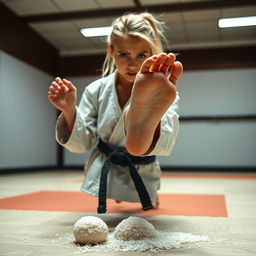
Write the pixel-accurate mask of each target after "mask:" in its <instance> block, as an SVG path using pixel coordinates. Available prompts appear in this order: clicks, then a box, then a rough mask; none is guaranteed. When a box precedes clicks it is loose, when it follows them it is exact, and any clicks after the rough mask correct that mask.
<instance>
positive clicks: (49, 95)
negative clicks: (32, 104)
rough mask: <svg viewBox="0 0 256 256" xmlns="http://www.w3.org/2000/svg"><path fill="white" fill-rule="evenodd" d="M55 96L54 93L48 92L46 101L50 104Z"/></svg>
mask: <svg viewBox="0 0 256 256" xmlns="http://www.w3.org/2000/svg"><path fill="white" fill-rule="evenodd" d="M57 96H58V95H57V94H55V93H52V92H50V91H49V92H48V100H49V101H50V102H52V101H54V100H55V99H56V98H57Z"/></svg>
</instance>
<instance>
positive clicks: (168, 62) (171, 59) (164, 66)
mask: <svg viewBox="0 0 256 256" xmlns="http://www.w3.org/2000/svg"><path fill="white" fill-rule="evenodd" d="M174 61H175V55H174V57H173V56H171V55H169V54H168V55H166V58H165V61H164V62H163V63H162V64H161V66H160V67H159V71H160V72H163V73H165V74H166V73H167V72H168V70H169V69H170V68H171V66H172V64H173V63H174Z"/></svg>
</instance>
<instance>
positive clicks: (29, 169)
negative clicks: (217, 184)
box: [0, 165, 256, 174]
mask: <svg viewBox="0 0 256 256" xmlns="http://www.w3.org/2000/svg"><path fill="white" fill-rule="evenodd" d="M70 169H71V170H79V171H83V166H82V165H81V166H80V165H66V166H64V167H61V168H60V167H57V166H40V167H37V166H35V167H21V168H0V174H8V173H26V172H38V171H52V170H60V171H63V170H70ZM161 169H162V171H163V172H168V171H169V172H230V173H241V172H243V173H245V172H246V173H256V166H161Z"/></svg>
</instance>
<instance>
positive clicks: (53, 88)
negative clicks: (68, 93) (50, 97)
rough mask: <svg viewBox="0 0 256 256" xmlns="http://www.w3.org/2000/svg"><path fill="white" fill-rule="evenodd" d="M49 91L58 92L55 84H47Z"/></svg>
mask: <svg viewBox="0 0 256 256" xmlns="http://www.w3.org/2000/svg"><path fill="white" fill-rule="evenodd" d="M49 92H51V93H54V94H58V93H59V89H57V88H55V86H54V85H53V83H52V85H51V86H49Z"/></svg>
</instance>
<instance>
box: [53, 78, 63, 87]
mask: <svg viewBox="0 0 256 256" xmlns="http://www.w3.org/2000/svg"><path fill="white" fill-rule="evenodd" d="M55 82H56V83H58V84H59V85H60V84H61V83H63V82H62V79H61V78H60V77H59V76H57V77H56V78H55Z"/></svg>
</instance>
